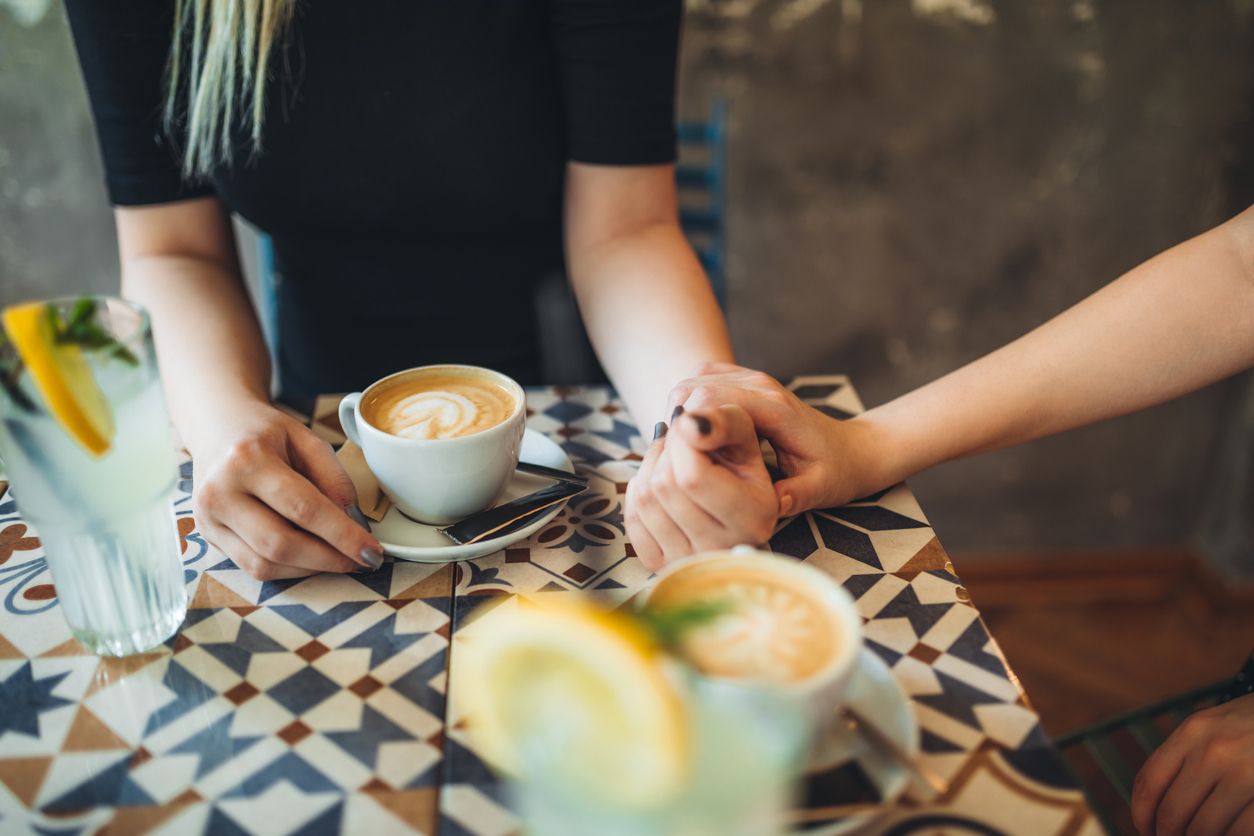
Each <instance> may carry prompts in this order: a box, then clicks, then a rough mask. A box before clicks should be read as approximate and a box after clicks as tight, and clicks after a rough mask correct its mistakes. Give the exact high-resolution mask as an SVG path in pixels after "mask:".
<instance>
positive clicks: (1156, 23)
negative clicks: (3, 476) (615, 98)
mask: <svg viewBox="0 0 1254 836" xmlns="http://www.w3.org/2000/svg"><path fill="white" fill-rule="evenodd" d="M689 5H690V14H689V16H688V20H687V23H686V31H685V53H684V62H683V76H682V84H681V109H682V111H683V113H684V114H685V115H686V116H692V117H696V116H699V115H701V114H702V113H703V111H704V108H705V103H706V102H707V101H708V99H709V97H710V96H711V95H713V94H724V95H727V96H728V97H729V98H730V99H731V102H732V122H733V124H732V138H731V171H730V189H731V214H730V250H729V257H730V261H729V269H728V272H729V280H730V285H731V304H730V307H731V319H732V327H733V331H734V334H735V338H736V342H737V346H738V350H739V352H740V354H741V357H742V359H743V360H744V361H745V362H746V363H749V364H752V365H757V366H760V367H763V368H766V369H767V370H769V371H771V372H773V373H775V374H776V375H779V376H783V377H787V376H788V375H791V374H795V373H800V372H823V371H844V372H848V373H849V374H851V375H853V376H854V379H855V381H856V382H857V384H858V386H859V388H860V390H861V391H862V393H863V396H864V399H865V400H866V401H867V402H868V403H871V404H873V403H878V402H882V401H884V400H886V399H888V398H891V397H892V396H894V395H896V394H898V393H900V392H903V391H905V390H907V389H908V388H910V387H913V386H916V385H918V384H920V383H923V382H925V381H927V380H929V379H932V378H933V377H936V376H938V375H940V374H942V373H943V372H945V371H947V370H949V369H952V368H954V367H956V366H958V365H960V364H961V363H963V362H966V361H968V360H971V359H973V358H975V357H977V356H979V355H981V354H983V353H985V352H987V351H989V350H990V349H992V348H994V347H996V346H997V345H1000V344H1001V343H1003V342H1005V341H1007V340H1009V339H1011V338H1013V337H1014V336H1016V335H1018V334H1020V333H1022V332H1023V331H1025V330H1027V329H1029V328H1030V327H1032V326H1033V325H1035V324H1037V323H1039V322H1041V321H1043V320H1045V319H1046V318H1048V317H1049V316H1051V315H1052V314H1054V313H1056V312H1058V311H1060V310H1062V309H1063V308H1065V307H1066V306H1067V305H1069V304H1071V303H1073V302H1075V301H1077V300H1078V299H1080V298H1082V297H1083V296H1084V295H1086V294H1087V293H1089V292H1091V291H1092V290H1094V289H1095V288H1097V287H1099V286H1100V285H1101V284H1103V283H1104V282H1106V281H1108V280H1109V279H1111V278H1113V277H1115V276H1116V275H1118V274H1119V273H1120V272H1122V271H1124V270H1126V269H1128V268H1129V267H1131V266H1133V265H1135V264H1137V263H1138V262H1139V261H1141V260H1143V259H1145V258H1147V257H1148V256H1150V255H1152V254H1154V253H1155V252H1157V251H1159V250H1161V249H1163V248H1165V247H1168V246H1170V245H1171V244H1173V243H1175V242H1177V241H1180V240H1182V239H1184V238H1186V237H1188V236H1190V235H1192V234H1195V233H1197V232H1199V231H1201V230H1203V229H1206V228H1207V227H1209V226H1211V225H1213V224H1215V223H1217V222H1218V221H1220V220H1222V219H1223V218H1225V217H1227V216H1229V215H1231V214H1233V213H1235V211H1236V210H1237V209H1239V208H1241V207H1242V206H1244V205H1246V204H1248V203H1250V202H1252V201H1254V188H1252V187H1251V184H1254V176H1251V172H1252V171H1254V165H1251V162H1254V131H1251V129H1250V119H1251V115H1250V114H1251V103H1252V102H1254V65H1252V59H1254V49H1252V47H1254V23H1252V21H1251V15H1250V5H1251V4H1250V3H1249V2H1247V1H1246V0H1226V2H1218V1H1217V2H1214V3H1206V4H1198V3H1181V2H1178V0H1103V2H1098V0H1051V1H1050V2H1033V3H1024V2H1021V0H1004V2H993V0H913V2H910V0H689ZM116 282H117V266H116V252H115V247H114V243H113V237H112V224H111V221H110V217H109V213H108V209H107V206H106V202H105V196H104V191H103V188H102V186H101V180H100V172H99V162H98V159H97V153H96V150H95V147H94V141H93V139H92V136H91V126H90V120H89V118H88V116H87V112H86V101H85V97H84V93H83V89H82V84H81V81H80V79H79V77H78V69H77V65H76V63H75V61H74V57H73V51H72V46H71V44H70V42H69V38H68V34H67V32H66V29H65V24H64V21H63V16H62V13H61V10H60V5H59V4H57V3H52V4H51V5H49V3H48V0H0V302H3V301H10V300H13V299H16V298H19V297H22V296H28V295H45V294H54V293H62V292H73V291H78V290H81V289H84V288H90V289H95V290H110V289H113V288H115V287H116ZM1250 388H1251V387H1250V386H1249V384H1248V383H1243V382H1241V381H1235V382H1230V383H1228V384H1225V385H1221V386H1217V387H1214V388H1212V389H1210V390H1208V391H1205V392H1201V393H1198V394H1196V395H1193V396H1190V397H1188V398H1184V399H1181V400H1180V401H1177V402H1176V403H1174V404H1170V405H1167V406H1164V407H1160V408H1158V409H1155V410H1150V411H1148V412H1146V413H1143V414H1141V415H1138V416H1133V417H1129V418H1125V419H1121V420H1119V421H1116V422H1112V423H1109V424H1106V425H1103V426H1099V427H1094V428H1090V429H1087V430H1083V431H1080V432H1076V433H1072V434H1070V435H1068V436H1065V437H1061V438H1057V439H1052V440H1048V441H1043V442H1039V443H1037V444H1034V445H1030V446H1026V447H1023V448H1020V449H1017V450H1013V451H1006V452H1002V453H998V454H994V455H989V456H983V457H980V458H977V459H974V460H972V461H969V462H964V463H958V464H952V465H948V466H946V467H943V468H940V469H938V470H937V471H935V472H934V473H931V474H927V475H924V476H922V477H920V478H918V479H917V480H915V483H914V484H915V487H916V490H917V491H918V492H919V493H920V495H921V498H922V500H923V504H924V507H925V508H927V509H928V511H929V512H930V514H931V516H932V519H933V521H934V523H935V524H936V526H937V528H938V530H939V531H940V534H941V536H942V538H943V539H944V541H945V542H946V543H947V544H948V545H949V547H950V548H951V549H953V550H955V551H962V550H968V549H1011V550H1018V549H1033V548H1058V547H1096V548H1103V547H1111V546H1125V545H1128V546H1130V545H1144V544H1178V543H1183V542H1186V541H1191V540H1195V539H1198V538H1199V537H1200V536H1202V534H1205V538H1206V542H1207V543H1208V544H1210V545H1211V546H1212V547H1213V548H1215V550H1216V553H1217V554H1219V555H1220V557H1221V559H1222V560H1225V561H1227V562H1228V564H1229V565H1230V566H1237V565H1238V564H1241V563H1242V562H1244V565H1245V566H1247V567H1249V561H1250V555H1251V552H1252V549H1251V548H1250V540H1249V537H1250V526H1249V518H1250V516H1251V514H1250V510H1251V509H1254V500H1252V499H1251V495H1250V489H1249V482H1250V479H1249V473H1250V470H1251V465H1254V458H1251V456H1250V450H1251V443H1250V442H1251V438H1254V428H1252V427H1251V419H1250V417H1249V415H1250V413H1251V411H1250V409H1249V408H1248V407H1244V408H1243V404H1244V403H1245V402H1246V400H1247V399H1248V398H1249V397H1250V396H1249V394H1248V392H1249V390H1250ZM1220 481H1222V482H1223V483H1224V484H1227V485H1230V487H1227V488H1225V489H1224V493H1223V496H1222V497H1217V496H1216V493H1217V491H1218V490H1219V489H1218V488H1216V487H1215V485H1216V484H1217V483H1218V482H1220ZM1221 500H1222V501H1221Z"/></svg>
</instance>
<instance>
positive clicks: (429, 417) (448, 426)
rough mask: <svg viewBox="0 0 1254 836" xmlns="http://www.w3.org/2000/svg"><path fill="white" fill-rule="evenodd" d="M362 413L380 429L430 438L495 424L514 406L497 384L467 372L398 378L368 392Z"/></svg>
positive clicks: (462, 433)
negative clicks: (468, 374) (466, 373)
mask: <svg viewBox="0 0 1254 836" xmlns="http://www.w3.org/2000/svg"><path fill="white" fill-rule="evenodd" d="M368 400H369V402H368V403H363V404H362V415H363V417H365V418H366V420H367V421H369V422H370V423H371V424H372V425H373V426H375V427H377V428H379V429H381V430H383V431H384V432H385V433H389V434H391V435H395V436H400V437H401V438H412V439H420V440H429V439H436V438H458V437H460V436H463V435H471V434H473V433H477V432H482V431H483V430H486V429H490V428H491V427H495V426H496V425H497V424H500V423H502V422H503V421H505V420H506V419H507V418H509V417H510V416H511V415H512V414H513V413H514V409H515V407H516V406H517V402H516V401H515V399H514V396H513V395H512V394H510V393H509V392H508V391H506V390H505V389H503V388H502V387H500V386H498V385H497V384H496V383H494V382H492V381H490V380H486V379H482V378H475V377H471V376H462V375H439V376H429V377H426V376H417V377H414V378H402V379H400V380H397V381H395V382H393V383H391V384H389V385H385V386H381V387H380V388H379V390H378V391H376V392H371V393H370V397H369V399H368Z"/></svg>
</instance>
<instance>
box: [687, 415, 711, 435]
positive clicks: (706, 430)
mask: <svg viewBox="0 0 1254 836" xmlns="http://www.w3.org/2000/svg"><path fill="white" fill-rule="evenodd" d="M688 417H689V418H691V419H692V420H693V421H695V422H696V424H697V432H699V433H701V434H702V435H709V434H710V430H712V429H714V427H713V425H712V424H710V419H709V418H706V417H705V416H704V415H689V416H688Z"/></svg>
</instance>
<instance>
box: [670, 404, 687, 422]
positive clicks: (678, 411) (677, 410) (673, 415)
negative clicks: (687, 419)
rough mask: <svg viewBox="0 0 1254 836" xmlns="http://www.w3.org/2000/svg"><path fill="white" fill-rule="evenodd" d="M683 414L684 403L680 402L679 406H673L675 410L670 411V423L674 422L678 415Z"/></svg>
mask: <svg viewBox="0 0 1254 836" xmlns="http://www.w3.org/2000/svg"><path fill="white" fill-rule="evenodd" d="M683 414H684V405H683V404H680V405H679V406H677V407H675V411H674V412H672V413H671V423H672V424H673V423H675V420H676V419H677V418H679V416H680V415H683Z"/></svg>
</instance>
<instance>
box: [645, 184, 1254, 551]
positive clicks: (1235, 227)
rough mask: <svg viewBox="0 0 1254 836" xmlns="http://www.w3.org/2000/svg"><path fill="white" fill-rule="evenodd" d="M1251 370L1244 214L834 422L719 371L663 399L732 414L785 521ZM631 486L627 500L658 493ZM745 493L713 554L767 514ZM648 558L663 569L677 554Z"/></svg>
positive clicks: (743, 375)
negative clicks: (983, 352)
mask: <svg viewBox="0 0 1254 836" xmlns="http://www.w3.org/2000/svg"><path fill="white" fill-rule="evenodd" d="M1252 365H1254V209H1250V210H1247V211H1246V212H1244V213H1243V214H1241V215H1239V216H1238V217H1236V218H1234V219H1232V220H1231V221H1228V222H1227V223H1225V224H1223V225H1221V226H1219V227H1216V228H1215V229H1212V230H1211V231H1209V232H1207V233H1205V234H1203V235H1200V236H1198V237H1197V238H1194V239H1192V240H1190V241H1186V242H1185V243H1183V244H1180V245H1179V246H1176V247H1173V248H1172V249H1170V250H1168V251H1167V252H1165V253H1162V254H1161V255H1159V256H1157V257H1155V258H1153V259H1151V260H1149V261H1147V262H1145V263H1144V264H1142V265H1140V266H1139V267H1137V268H1135V269H1134V270H1132V271H1131V272H1129V273H1127V274H1126V275H1124V276H1123V277H1121V278H1119V279H1118V280H1117V281H1115V282H1112V283H1111V284H1110V285H1107V286H1106V287H1104V288H1102V289H1101V290H1099V291H1098V292H1097V293H1094V294H1093V295H1092V296H1090V297H1089V298H1088V299H1085V300H1084V301H1082V302H1080V303H1079V304H1077V305H1075V306H1074V307H1072V308H1070V309H1069V310H1067V311H1065V312H1064V313H1062V314H1060V315H1059V316H1057V317H1055V318H1054V319H1052V320H1050V321H1049V322H1047V323H1045V324H1044V325H1042V326H1041V327H1039V328H1037V329H1036V330H1034V331H1032V332H1031V333H1029V334H1027V335H1026V336H1023V337H1021V338H1019V339H1018V340H1015V341H1014V342H1012V343H1010V344H1009V345H1007V346H1005V347H1003V348H1001V349H998V350H997V351H995V352H993V353H992V354H989V355H987V356H986V357H982V358H980V359H979V360H976V361H975V362H973V363H971V364H969V365H967V366H964V367H963V368H961V369H959V370H957V371H955V372H952V373H951V374H948V375H946V376H945V377H942V378H941V379H940V380H937V381H935V382H933V383H929V384H928V385H926V386H924V387H922V388H920V389H916V390H915V391H913V392H910V393H908V394H905V395H902V396H901V397H899V398H897V399H896V400H894V401H891V402H890V403H887V404H885V405H883V406H880V407H877V408H875V409H872V410H870V411H869V412H866V413H864V414H863V415H860V416H858V417H856V418H853V419H851V420H848V421H836V420H833V419H831V418H827V417H826V416H824V415H822V414H820V413H819V412H817V411H815V410H813V409H811V408H810V407H808V406H806V405H805V404H803V403H802V402H801V401H800V400H798V399H797V398H796V397H795V396H794V395H793V394H792V393H791V392H788V391H787V390H786V389H784V387H782V386H781V385H780V384H779V383H778V382H777V381H775V380H773V379H772V378H770V377H769V376H767V375H764V374H762V373H761V372H754V371H751V370H749V369H743V368H740V367H738V366H732V365H730V364H724V363H713V364H710V365H708V366H707V367H706V369H705V374H703V375H702V376H700V377H697V378H692V379H690V380H686V381H684V382H683V383H681V384H680V385H679V386H677V387H676V389H675V390H674V392H673V393H672V401H673V402H674V403H677V404H683V405H684V406H685V408H686V409H687V410H688V412H689V413H702V414H705V413H708V412H709V411H710V410H713V409H717V408H719V407H722V406H724V405H727V404H735V405H737V406H739V407H741V408H743V409H744V410H745V412H747V413H748V414H749V416H750V417H751V418H752V419H753V423H754V425H755V427H756V428H757V431H758V433H759V434H760V435H762V436H763V437H765V438H767V439H768V440H769V441H770V442H771V444H772V446H774V448H775V450H776V452H777V453H778V454H779V462H780V466H781V469H782V470H783V471H784V473H785V475H786V476H787V478H786V479H784V480H783V481H780V482H778V483H776V484H775V492H776V496H777V500H778V506H777V507H778V511H779V513H780V514H783V515H787V514H791V513H795V512H797V511H803V510H807V509H810V508H821V507H830V506H833V505H839V504H841V503H843V502H847V501H849V500H851V499H854V498H856V497H858V496H862V495H865V494H868V493H871V492H873V491H875V490H878V489H880V488H884V487H887V486H889V485H892V484H894V483H896V482H898V481H900V480H902V479H905V478H906V477H908V476H910V475H912V474H914V473H917V472H919V471H921V470H925V469H927V468H929V467H932V466H933V465H936V464H939V463H941V462H944V461H949V460H950V459H956V458H960V457H962V456H968V455H972V454H975V453H981V452H985V451H988V450H995V449H999V448H1002V447H1007V446H1009V445H1012V444H1018V443H1021V442H1024V441H1029V440H1031V439H1034V438H1040V437H1042V436H1046V435H1050V434H1053V433H1058V432H1062V431H1064V430H1068V429H1071V428H1073V427H1078V426H1081V425H1083V424H1088V423H1092V422H1094V421H1099V420H1102V419H1104V418H1111V417H1114V416H1116V415H1123V414H1125V413H1128V412H1132V411H1134V410H1137V409H1142V408H1144V407H1147V406H1151V405H1153V404H1157V403H1161V402H1162V401H1166V400H1169V399H1171V398H1174V397H1177V396H1179V395H1182V394H1184V393H1186V392H1190V391H1192V390H1194V389H1197V388H1200V387H1202V386H1205V385H1207V384H1209V383H1213V382H1214V381H1217V380H1220V379H1221V378H1224V377H1227V376H1229V375H1231V374H1234V373H1236V372H1238V371H1240V370H1242V369H1245V368H1249V367H1250V366H1252ZM689 435H691V434H689ZM692 442H693V443H694V444H695V445H697V446H698V447H700V446H701V444H702V441H701V440H700V439H697V438H696V437H695V436H694V437H692ZM708 454H709V455H711V456H712V457H716V456H717V451H714V450H709V451H708ZM661 458H662V459H664V458H665V453H662V454H661ZM661 464H663V465H664V464H665V462H661ZM665 472H666V470H665V467H658V468H655V469H654V470H652V471H648V472H647V474H646V475H648V477H649V479H650V480H654V478H655V477H654V476H653V474H654V473H665ZM638 481H639V477H638ZM633 485H634V483H633ZM634 487H635V490H634V491H633V492H632V493H633V496H637V497H639V496H645V495H649V494H651V493H652V492H654V491H655V490H656V489H657V487H658V486H656V485H650V484H643V483H642V484H640V485H634ZM663 487H665V486H663ZM753 488H754V486H752V485H749V484H748V483H746V484H742V485H741V508H742V510H741V511H740V512H739V513H737V514H733V515H728V516H727V517H726V518H725V519H724V518H719V519H718V520H717V522H719V523H720V525H721V526H722V528H721V529H718V530H719V531H721V532H723V534H724V535H725V536H726V538H727V539H728V542H727V543H724V544H722V545H732V544H733V543H734V542H739V541H742V540H744V539H745V538H747V537H750V536H752V535H753V533H754V530H755V529H754V527H751V526H747V525H745V524H743V521H744V520H755V519H756V518H757V516H756V515H757V513H758V512H760V511H765V510H769V506H770V505H771V504H772V503H770V502H766V501H764V500H762V499H761V498H760V492H759V491H756V490H754V489H753ZM703 491H704V488H703V486H701V485H698V484H692V485H689V486H688V488H687V490H686V493H687V494H689V498H692V499H695V500H697V501H698V503H700V501H701V500H702V498H703ZM628 523H629V529H631V530H630V532H629V533H631V535H632V537H633V539H634V538H636V537H643V536H644V532H643V530H642V528H641V526H640V525H639V524H638V523H637V524H635V525H633V519H632V517H631V516H629V518H628ZM712 530H713V529H712ZM674 539H676V540H677V539H678V538H674ZM660 551H661V552H662V553H663V555H664V559H666V560H669V559H672V558H673V557H677V556H682V552H683V551H684V550H683V549H682V548H666V547H665V546H663V547H662V548H661V549H660Z"/></svg>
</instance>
